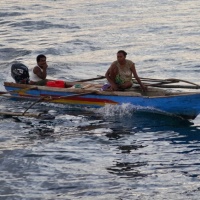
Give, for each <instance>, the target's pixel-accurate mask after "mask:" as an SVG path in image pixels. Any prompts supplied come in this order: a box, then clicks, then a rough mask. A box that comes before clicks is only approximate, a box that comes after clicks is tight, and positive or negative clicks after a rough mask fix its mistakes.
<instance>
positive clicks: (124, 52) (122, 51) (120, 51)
mask: <svg viewBox="0 0 200 200" xmlns="http://www.w3.org/2000/svg"><path fill="white" fill-rule="evenodd" d="M117 53H122V54H123V55H124V57H126V55H127V53H126V51H124V50H119V51H118V52H117Z"/></svg>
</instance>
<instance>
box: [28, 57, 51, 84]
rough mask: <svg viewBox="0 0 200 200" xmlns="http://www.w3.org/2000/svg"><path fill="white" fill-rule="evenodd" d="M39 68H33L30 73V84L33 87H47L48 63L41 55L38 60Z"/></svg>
mask: <svg viewBox="0 0 200 200" xmlns="http://www.w3.org/2000/svg"><path fill="white" fill-rule="evenodd" d="M36 61H37V66H35V67H34V68H33V70H32V71H31V73H30V84H32V85H42V86H43V85H46V83H47V79H46V77H47V68H48V65H47V61H46V56H45V55H43V54H40V55H38V56H37V58H36Z"/></svg>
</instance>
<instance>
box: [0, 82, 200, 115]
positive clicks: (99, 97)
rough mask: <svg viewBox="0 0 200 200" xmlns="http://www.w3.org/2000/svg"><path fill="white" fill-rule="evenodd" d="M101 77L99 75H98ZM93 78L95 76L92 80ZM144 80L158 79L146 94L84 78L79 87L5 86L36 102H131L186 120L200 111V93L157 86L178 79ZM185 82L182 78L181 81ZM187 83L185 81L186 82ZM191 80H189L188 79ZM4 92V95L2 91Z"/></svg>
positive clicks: (86, 104)
mask: <svg viewBox="0 0 200 200" xmlns="http://www.w3.org/2000/svg"><path fill="white" fill-rule="evenodd" d="M99 79H100V78H99ZM89 80H92V79H89ZM144 81H149V82H151V81H157V83H156V84H155V83H154V84H149V83H146V84H147V85H148V86H149V87H148V91H147V92H145V93H143V92H141V90H140V89H139V88H138V87H132V88H131V89H128V90H126V91H102V90H101V87H102V85H99V84H88V83H84V82H82V81H80V82H74V83H73V84H74V85H76V84H79V88H75V87H71V88H58V87H47V86H33V85H28V84H17V83H11V82H4V86H5V89H6V90H7V92H5V93H9V94H10V95H11V96H12V97H16V98H22V99H23V98H28V99H32V100H37V101H44V102H51V103H61V104H70V105H76V106H83V107H102V106H105V105H107V104H111V105H121V104H123V103H130V104H132V105H134V106H140V107H142V108H144V109H145V108H153V109H156V110H159V111H162V112H167V113H170V114H173V115H177V116H181V117H183V118H185V119H195V118H196V116H197V115H198V114H199V113H200V92H179V91H176V92H171V91H167V90H163V89H160V88H158V87H169V84H170V83H173V84H174V83H177V82H179V81H180V80H178V79H173V80H172V79H166V80H159V79H148V80H144ZM182 81H183V80H182ZM183 82H184V81H183ZM185 82H187V83H190V82H188V81H185ZM173 87H176V88H187V86H181V85H180V87H179V86H176V85H175V86H174V85H171V87H170V88H173ZM188 88H192V89H198V88H200V86H199V85H197V84H193V83H192V86H188ZM2 95H4V94H2Z"/></svg>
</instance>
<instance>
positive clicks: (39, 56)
mask: <svg viewBox="0 0 200 200" xmlns="http://www.w3.org/2000/svg"><path fill="white" fill-rule="evenodd" d="M41 58H46V56H45V55H43V54H40V55H38V56H37V58H36V60H37V62H39V61H40V59H41Z"/></svg>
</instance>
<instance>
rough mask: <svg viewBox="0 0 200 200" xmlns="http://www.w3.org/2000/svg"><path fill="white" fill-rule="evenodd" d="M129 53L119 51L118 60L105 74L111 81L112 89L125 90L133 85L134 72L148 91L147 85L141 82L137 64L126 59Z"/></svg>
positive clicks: (143, 89)
mask: <svg viewBox="0 0 200 200" xmlns="http://www.w3.org/2000/svg"><path fill="white" fill-rule="evenodd" d="M126 55H127V53H126V52H125V51H123V50H120V51H118V52H117V60H116V61H114V62H113V63H112V64H111V66H110V67H109V69H108V70H107V72H106V74H105V76H106V78H107V80H108V82H109V83H110V89H111V90H124V89H128V88H131V87H132V85H133V82H132V74H133V76H134V77H135V79H136V80H137V82H138V83H139V84H140V87H141V89H142V91H146V86H145V85H144V84H143V83H142V82H141V80H140V78H139V77H138V75H137V72H136V69H135V64H134V63H133V62H132V61H131V60H127V59H126Z"/></svg>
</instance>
